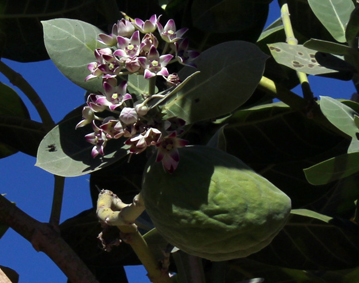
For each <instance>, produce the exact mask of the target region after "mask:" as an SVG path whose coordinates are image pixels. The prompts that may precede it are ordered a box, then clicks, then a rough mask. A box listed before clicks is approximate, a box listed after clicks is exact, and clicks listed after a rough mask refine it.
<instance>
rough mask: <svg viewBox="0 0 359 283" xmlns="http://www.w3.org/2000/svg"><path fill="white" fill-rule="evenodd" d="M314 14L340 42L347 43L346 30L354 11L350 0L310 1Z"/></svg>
mask: <svg viewBox="0 0 359 283" xmlns="http://www.w3.org/2000/svg"><path fill="white" fill-rule="evenodd" d="M308 3H309V5H310V8H311V9H312V11H313V13H314V14H315V15H316V17H317V18H318V19H319V21H320V22H321V23H322V24H323V26H324V27H325V28H326V29H327V30H328V31H329V33H330V34H331V35H332V36H333V37H334V39H335V40H337V41H338V42H346V38H345V30H346V26H347V23H348V21H349V18H350V14H351V12H352V11H353V10H354V4H353V1H350V0H308Z"/></svg>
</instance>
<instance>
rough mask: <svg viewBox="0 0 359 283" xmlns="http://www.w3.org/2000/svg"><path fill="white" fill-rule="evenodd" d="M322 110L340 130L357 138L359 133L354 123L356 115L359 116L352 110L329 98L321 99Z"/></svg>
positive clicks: (322, 97)
mask: <svg viewBox="0 0 359 283" xmlns="http://www.w3.org/2000/svg"><path fill="white" fill-rule="evenodd" d="M320 109H321V110H322V112H323V114H324V116H325V117H326V118H327V119H328V120H329V121H330V122H331V123H332V124H333V125H334V126H335V127H337V128H338V129H339V130H341V131H342V132H344V133H346V134H347V135H348V136H351V137H353V138H356V134H357V133H358V132H359V129H358V127H357V126H356V125H355V123H354V115H359V114H358V113H357V112H356V111H354V110H353V109H352V108H350V107H348V106H346V105H345V104H343V103H341V102H340V101H338V100H336V99H334V98H331V97H329V96H321V97H320Z"/></svg>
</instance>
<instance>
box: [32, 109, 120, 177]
mask: <svg viewBox="0 0 359 283" xmlns="http://www.w3.org/2000/svg"><path fill="white" fill-rule="evenodd" d="M81 109H82V107H80V108H77V109H75V110H74V111H73V112H72V113H70V114H69V115H68V116H67V117H65V119H64V120H63V121H61V122H60V123H59V124H58V125H57V126H55V127H54V128H53V129H52V130H51V131H50V132H49V133H48V134H47V135H46V136H45V137H44V139H43V140H42V141H41V143H40V146H39V149H38V152H37V161H36V164H35V165H36V166H38V167H40V168H42V169H44V170H46V171H48V172H50V173H52V174H54V175H58V176H63V177H75V176H81V175H85V174H89V173H91V172H94V171H97V170H100V169H102V168H104V167H106V166H108V165H110V164H113V163H114V162H116V161H118V160H119V159H121V158H122V157H124V156H126V155H127V150H126V148H125V146H124V140H123V139H119V140H110V141H109V142H108V143H107V145H106V147H105V155H104V156H102V157H100V156H97V157H96V158H93V157H92V156H91V150H92V148H93V145H92V144H90V143H88V142H87V141H86V139H85V135H86V134H89V133H91V132H92V129H91V126H89V125H88V126H85V127H83V128H78V129H77V130H75V126H76V124H77V123H78V122H79V121H81Z"/></svg>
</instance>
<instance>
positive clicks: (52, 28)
mask: <svg viewBox="0 0 359 283" xmlns="http://www.w3.org/2000/svg"><path fill="white" fill-rule="evenodd" d="M42 24H43V27H44V40H45V46H46V50H47V52H48V54H49V56H50V58H51V60H52V61H53V62H54V64H55V65H56V67H57V68H58V69H59V70H60V71H61V72H62V73H63V74H64V75H65V76H66V77H67V78H68V79H70V80H71V81H72V82H74V83H75V84H77V85H78V86H80V87H82V88H84V89H86V90H88V91H93V92H97V91H99V90H101V89H102V80H101V78H95V79H92V80H89V81H87V82H85V78H86V77H87V75H89V74H90V71H89V70H88V69H87V65H88V64H89V63H91V62H94V61H96V58H95V55H94V50H95V49H96V48H101V47H104V46H103V45H102V44H101V43H99V42H98V41H97V39H98V35H99V34H100V33H103V32H102V31H101V30H100V29H98V28H97V27H95V26H93V25H91V24H88V23H85V22H82V21H79V20H72V19H54V20H48V21H43V22H42Z"/></svg>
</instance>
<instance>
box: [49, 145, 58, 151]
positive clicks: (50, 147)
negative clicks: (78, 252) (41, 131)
mask: <svg viewBox="0 0 359 283" xmlns="http://www.w3.org/2000/svg"><path fill="white" fill-rule="evenodd" d="M47 150H48V151H49V152H54V151H56V146H55V144H50V145H48V146H47Z"/></svg>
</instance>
